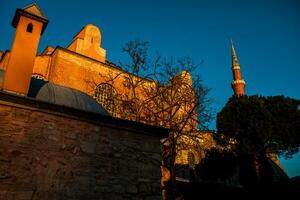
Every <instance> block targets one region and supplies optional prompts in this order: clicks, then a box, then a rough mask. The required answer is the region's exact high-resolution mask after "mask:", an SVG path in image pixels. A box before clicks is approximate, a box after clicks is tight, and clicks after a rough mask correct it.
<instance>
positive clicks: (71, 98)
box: [35, 82, 109, 115]
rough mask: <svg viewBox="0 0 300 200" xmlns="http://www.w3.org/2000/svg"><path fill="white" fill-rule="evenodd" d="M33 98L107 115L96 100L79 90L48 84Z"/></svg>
mask: <svg viewBox="0 0 300 200" xmlns="http://www.w3.org/2000/svg"><path fill="white" fill-rule="evenodd" d="M35 98H36V99H39V100H42V101H46V102H49V103H52V104H57V105H62V106H66V107H71V108H76V109H79V110H84V111H88V112H93V113H98V114H102V115H109V114H108V112H107V111H106V110H105V109H104V108H103V107H102V106H101V105H100V104H98V103H97V101H96V100H94V99H93V98H92V97H90V96H88V95H87V94H85V93H83V92H81V91H79V90H75V89H72V88H68V87H63V86H59V85H55V84H53V83H49V82H48V83H46V84H44V85H43V86H42V87H41V89H40V90H39V91H38V92H37V95H36V97H35Z"/></svg>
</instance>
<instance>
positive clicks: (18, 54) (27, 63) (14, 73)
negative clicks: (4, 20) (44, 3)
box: [3, 4, 48, 95]
mask: <svg viewBox="0 0 300 200" xmlns="http://www.w3.org/2000/svg"><path fill="white" fill-rule="evenodd" d="M47 24H48V20H47V19H46V18H45V16H44V15H43V14H42V12H41V10H40V9H39V7H38V6H37V5H36V4H31V5H29V6H27V7H25V8H23V9H17V10H16V13H15V16H14V18H13V21H12V26H13V27H14V28H16V31H15V35H14V39H13V44H12V48H11V51H10V58H9V60H8V64H7V66H6V70H5V74H4V81H3V89H4V90H6V91H11V92H15V93H18V94H23V95H27V93H28V89H29V85H30V80H31V74H32V70H33V66H34V60H35V57H36V52H37V48H38V44H39V41H40V36H41V35H42V34H43V32H44V30H45V28H46V26H47Z"/></svg>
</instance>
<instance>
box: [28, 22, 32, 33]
mask: <svg viewBox="0 0 300 200" xmlns="http://www.w3.org/2000/svg"><path fill="white" fill-rule="evenodd" d="M26 31H27V32H28V33H32V31H33V25H32V23H29V24H28V25H27V29H26Z"/></svg>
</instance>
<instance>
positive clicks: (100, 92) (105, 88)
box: [94, 83, 116, 116]
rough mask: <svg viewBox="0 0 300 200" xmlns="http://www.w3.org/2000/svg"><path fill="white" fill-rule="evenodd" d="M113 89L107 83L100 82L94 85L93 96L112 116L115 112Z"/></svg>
mask: <svg viewBox="0 0 300 200" xmlns="http://www.w3.org/2000/svg"><path fill="white" fill-rule="evenodd" d="M115 96H116V91H115V89H114V88H113V87H112V86H111V85H110V84H107V83H101V84H99V85H98V86H97V87H96V90H95V95H94V98H95V99H96V101H97V102H98V103H99V104H101V105H102V106H103V107H104V108H105V109H106V110H107V111H108V112H110V113H111V114H112V115H113V116H115V114H116V105H115Z"/></svg>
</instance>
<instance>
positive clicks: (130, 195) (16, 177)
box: [0, 92, 166, 200]
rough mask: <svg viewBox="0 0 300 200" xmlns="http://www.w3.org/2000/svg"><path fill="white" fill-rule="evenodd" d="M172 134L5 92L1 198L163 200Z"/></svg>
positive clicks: (0, 122)
mask: <svg viewBox="0 0 300 200" xmlns="http://www.w3.org/2000/svg"><path fill="white" fill-rule="evenodd" d="M165 134H166V130H162V129H158V128H156V127H150V126H146V125H141V124H137V123H132V122H128V121H124V120H119V119H114V118H111V117H108V116H100V115H97V114H91V113H86V112H82V111H78V110H75V109H68V108H64V107H60V106H56V105H51V104H47V103H43V102H38V101H36V100H32V99H29V98H24V97H18V96H13V95H8V94H5V93H1V92H0V199H1V200H2V199H4V200H5V199H9V200H11V199H24V200H25V199H43V200H47V199H85V200H92V199H161V197H160V196H161V194H160V178H161V171H160V159H161V157H160V156H161V154H160V150H161V146H160V138H161V137H162V136H163V135H165Z"/></svg>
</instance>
